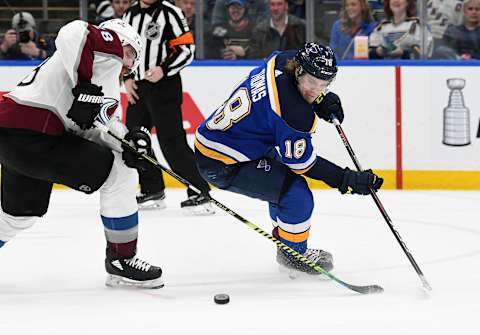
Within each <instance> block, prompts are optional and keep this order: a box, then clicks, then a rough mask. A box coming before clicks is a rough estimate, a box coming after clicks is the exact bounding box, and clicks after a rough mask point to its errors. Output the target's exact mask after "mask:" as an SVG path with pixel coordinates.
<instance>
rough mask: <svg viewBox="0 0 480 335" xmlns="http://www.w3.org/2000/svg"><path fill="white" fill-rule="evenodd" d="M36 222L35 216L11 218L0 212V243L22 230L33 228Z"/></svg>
mask: <svg viewBox="0 0 480 335" xmlns="http://www.w3.org/2000/svg"><path fill="white" fill-rule="evenodd" d="M36 221H37V217H36V216H13V215H10V214H7V213H5V212H4V211H0V241H4V242H7V241H9V240H11V239H12V238H13V237H15V235H17V234H18V233H19V232H21V231H22V230H25V229H28V228H30V227H31V226H33V224H34V223H35V222H36Z"/></svg>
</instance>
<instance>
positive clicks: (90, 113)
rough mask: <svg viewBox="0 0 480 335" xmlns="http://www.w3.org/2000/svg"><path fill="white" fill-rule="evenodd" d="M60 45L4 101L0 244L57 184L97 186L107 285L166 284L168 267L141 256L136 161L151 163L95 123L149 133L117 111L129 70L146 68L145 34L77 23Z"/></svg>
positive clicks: (63, 33) (30, 220) (36, 213)
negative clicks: (123, 119)
mask: <svg viewBox="0 0 480 335" xmlns="http://www.w3.org/2000/svg"><path fill="white" fill-rule="evenodd" d="M55 43H56V46H57V51H56V52H55V54H54V55H53V56H52V57H51V58H49V59H47V60H46V61H45V62H43V63H42V64H41V65H39V66H38V67H37V68H35V69H34V70H33V71H32V73H31V74H30V75H28V76H27V77H25V78H24V79H23V80H22V81H21V82H20V83H19V84H18V85H17V87H16V88H15V89H14V90H13V91H12V92H10V93H9V94H7V95H6V96H5V97H4V100H3V101H1V102H0V163H1V165H2V167H1V169H2V171H1V172H2V178H1V191H2V197H1V205H2V206H1V207H2V211H0V247H4V245H5V244H6V243H7V242H9V241H10V240H11V239H12V238H13V237H14V236H15V235H17V234H18V233H20V232H21V231H22V230H25V229H27V228H29V227H31V226H32V225H33V224H34V222H35V221H36V219H37V218H38V217H41V216H43V215H44V214H45V213H46V212H47V209H48V205H49V199H50V193H51V190H52V185H53V183H58V184H63V185H66V186H68V187H70V188H72V189H75V190H78V191H81V192H84V193H86V194H91V193H93V192H95V191H97V190H98V191H99V192H100V214H101V220H102V222H103V225H104V230H105V236H106V240H107V248H106V259H105V268H106V271H107V273H108V276H107V282H106V284H107V285H108V286H116V285H133V286H141V287H148V288H158V287H162V286H163V282H162V278H161V276H162V270H161V269H160V268H159V267H156V266H153V265H150V264H149V263H147V262H145V261H143V260H141V259H139V258H137V257H136V245H137V235H138V213H137V211H138V208H137V202H136V199H135V194H136V186H137V182H138V180H137V174H136V171H135V170H134V169H132V168H131V167H137V166H138V165H141V164H142V163H143V162H142V161H141V158H139V156H138V155H135V154H129V153H126V152H125V153H123V150H122V148H121V146H119V145H118V144H117V143H115V142H114V141H112V140H110V139H109V138H108V135H105V134H104V133H103V132H102V131H100V130H99V129H96V128H95V127H94V121H95V120H101V121H102V122H103V123H104V124H105V125H106V126H107V127H109V128H110V129H111V130H112V131H114V132H116V133H117V134H121V135H125V138H127V139H131V140H132V141H133V142H135V140H136V139H137V138H138V137H140V138H143V139H149V137H148V134H146V133H144V132H143V131H142V130H140V129H134V130H132V131H130V132H129V133H127V130H126V128H125V127H124V126H123V125H122V124H121V123H120V122H119V121H118V120H116V119H115V118H110V115H112V114H113V112H114V111H115V109H116V108H117V106H118V101H119V100H120V76H121V75H122V74H125V73H128V72H131V71H133V70H135V68H136V67H137V66H138V63H139V60H140V54H141V52H142V42H141V40H140V36H139V35H138V34H137V33H136V32H135V30H134V29H133V28H132V27H131V26H129V25H128V24H127V23H125V22H123V21H122V20H111V21H107V22H105V23H103V24H102V25H100V27H96V26H93V25H91V24H88V23H86V22H83V21H73V22H71V23H69V24H67V25H65V26H64V27H63V28H62V29H60V31H59V33H58V37H57V39H56V42H55ZM8 244H10V243H8Z"/></svg>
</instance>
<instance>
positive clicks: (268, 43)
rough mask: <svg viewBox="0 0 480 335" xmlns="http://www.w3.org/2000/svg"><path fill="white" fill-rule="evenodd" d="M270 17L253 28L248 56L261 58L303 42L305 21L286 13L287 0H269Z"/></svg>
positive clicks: (299, 45) (298, 45)
mask: <svg viewBox="0 0 480 335" xmlns="http://www.w3.org/2000/svg"><path fill="white" fill-rule="evenodd" d="M268 7H269V9H270V18H268V19H265V20H263V21H261V22H260V23H259V24H257V26H256V27H255V29H254V30H253V36H252V41H251V43H250V52H249V54H248V57H249V58H263V57H266V56H268V55H270V54H271V53H272V52H273V51H275V50H288V49H298V48H300V47H301V46H302V45H304V44H305V21H304V20H302V19H300V18H298V17H296V16H293V15H290V14H288V2H287V0H269V1H268Z"/></svg>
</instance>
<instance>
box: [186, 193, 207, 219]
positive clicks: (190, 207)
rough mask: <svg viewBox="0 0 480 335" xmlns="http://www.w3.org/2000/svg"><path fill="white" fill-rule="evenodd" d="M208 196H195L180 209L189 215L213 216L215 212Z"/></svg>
mask: <svg viewBox="0 0 480 335" xmlns="http://www.w3.org/2000/svg"><path fill="white" fill-rule="evenodd" d="M208 197H209V196H208V195H207V194H199V195H193V196H191V197H189V198H188V199H187V200H185V201H182V202H181V203H180V207H181V208H182V210H183V211H184V213H185V214H187V215H198V216H203V215H213V214H215V210H214V209H213V206H212V204H211V203H210V200H209V198H208Z"/></svg>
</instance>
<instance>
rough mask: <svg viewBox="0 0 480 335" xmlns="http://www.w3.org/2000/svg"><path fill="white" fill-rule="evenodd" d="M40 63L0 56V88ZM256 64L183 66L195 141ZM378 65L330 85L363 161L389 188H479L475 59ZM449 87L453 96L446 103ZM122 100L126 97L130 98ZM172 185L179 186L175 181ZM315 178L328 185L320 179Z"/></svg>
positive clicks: (343, 158) (343, 73) (326, 132)
mask: <svg viewBox="0 0 480 335" xmlns="http://www.w3.org/2000/svg"><path fill="white" fill-rule="evenodd" d="M35 64H36V63H33V62H29V63H27V64H25V63H20V62H5V61H3V62H0V91H2V92H5V91H8V90H10V89H12V88H13V86H14V84H15V83H16V82H18V81H19V80H20V79H21V78H22V77H23V76H25V75H26V74H27V73H28V72H29V71H31V69H32V68H33V66H34V65H35ZM255 64H258V62H212V61H204V62H195V63H194V64H193V66H190V67H188V68H186V69H185V70H184V71H183V72H182V78H183V86H184V106H183V113H184V120H185V122H184V125H185V129H186V131H187V133H188V134H189V135H188V137H189V142H190V143H192V142H193V132H194V130H195V128H196V126H197V125H198V123H199V122H201V121H202V120H203V118H204V117H205V116H207V115H209V114H210V113H211V112H213V111H214V110H215V109H216V107H217V106H219V105H220V104H221V103H222V102H223V100H224V99H225V98H226V97H227V96H228V95H229V93H230V92H231V90H232V88H233V87H234V86H235V85H236V84H237V83H238V82H239V81H240V80H241V79H242V78H244V77H245V76H246V75H247V74H248V72H249V70H250V69H252V68H253V67H254V66H255ZM412 64H414V65H413V66H412ZM374 65H375V66H372V63H365V62H363V63H362V62H345V63H342V64H341V67H340V70H339V74H338V76H337V79H336V81H335V82H334V84H333V85H332V91H334V92H336V93H337V94H339V95H340V97H341V98H342V103H343V107H344V110H345V114H346V116H345V121H344V123H343V127H344V130H345V132H346V134H347V136H348V138H349V140H350V143H351V144H352V146H353V148H354V150H355V152H356V154H357V157H358V159H359V160H360V162H361V164H362V166H363V167H364V168H372V169H374V170H375V171H376V172H378V173H379V174H380V175H382V176H383V177H385V179H386V187H388V188H403V189H465V190H468V189H477V190H478V189H480V94H478V93H477V91H478V87H480V85H479V84H480V68H479V67H478V65H477V62H436V63H432V62H419V63H417V62H416V63H408V62H379V63H374ZM449 79H460V80H450V85H447V80H449ZM461 83H463V84H464V87H463V88H460V86H462V85H461ZM449 86H450V87H449ZM452 91H454V93H453V96H454V99H453V101H452V102H451V103H450V106H449V97H450V95H451V92H452ZM462 96H463V104H462V103H461V102H462V101H460V100H462V99H461V98H459V97H462ZM459 99H460V100H459ZM122 100H123V101H122V102H123V104H125V102H126V101H125V100H126V99H125V98H123V99H122ZM318 125H319V126H318V128H317V132H316V134H315V136H314V144H315V147H316V149H317V152H318V153H319V154H320V155H322V156H323V157H325V158H327V159H329V160H331V161H334V162H336V163H337V164H339V165H343V166H344V165H348V166H350V167H351V168H353V165H352V163H351V161H350V158H349V156H348V154H347V152H346V150H345V148H344V146H343V144H342V142H341V141H340V138H339V136H338V134H337V132H336V131H335V129H334V127H333V126H332V125H330V124H327V123H325V122H319V123H318ZM155 143H156V142H155ZM157 149H158V147H157ZM167 184H169V185H171V186H174V185H175V183H173V181H172V180H167ZM311 184H312V186H314V187H324V185H323V183H321V182H317V181H311Z"/></svg>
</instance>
